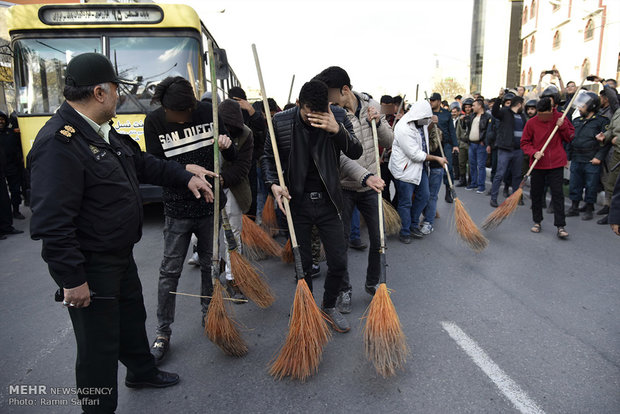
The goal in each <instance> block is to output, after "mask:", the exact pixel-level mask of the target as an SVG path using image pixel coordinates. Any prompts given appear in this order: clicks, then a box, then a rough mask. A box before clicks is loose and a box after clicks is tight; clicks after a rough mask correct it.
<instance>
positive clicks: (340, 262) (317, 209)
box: [291, 193, 348, 308]
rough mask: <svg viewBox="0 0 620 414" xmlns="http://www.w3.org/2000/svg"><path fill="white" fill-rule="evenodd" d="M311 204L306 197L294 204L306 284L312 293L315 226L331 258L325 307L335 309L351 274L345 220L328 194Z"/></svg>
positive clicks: (326, 280) (323, 194)
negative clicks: (341, 289)
mask: <svg viewBox="0 0 620 414" xmlns="http://www.w3.org/2000/svg"><path fill="white" fill-rule="evenodd" d="M320 194H321V196H322V197H321V198H320V199H318V200H311V199H310V197H309V195H308V194H304V197H303V200H299V199H293V200H292V201H291V213H292V215H293V223H294V224H295V235H296V236H297V243H298V244H299V251H300V254H301V262H302V266H303V269H304V274H305V277H304V279H305V281H306V283H307V284H308V287H309V288H310V291H312V276H311V273H312V226H316V227H317V228H318V229H319V235H320V237H321V240H322V241H323V247H324V248H325V257H326V258H327V275H326V276H325V289H324V292H323V306H324V307H325V308H333V307H335V306H336V299H337V298H338V294H339V293H340V286H341V284H342V280H343V279H344V278H345V277H348V274H347V247H346V241H345V238H344V230H343V229H344V228H343V225H342V219H341V218H340V216H339V215H338V210H336V207H335V206H334V204H333V203H332V202H331V200H330V198H329V195H328V194H327V193H320Z"/></svg>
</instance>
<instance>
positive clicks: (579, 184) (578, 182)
mask: <svg viewBox="0 0 620 414" xmlns="http://www.w3.org/2000/svg"><path fill="white" fill-rule="evenodd" d="M600 176H601V166H600V165H593V164H592V163H591V162H587V161H586V162H583V161H571V163H570V184H569V187H568V188H569V197H570V199H571V201H581V200H582V196H583V189H584V187H585V190H586V197H585V201H586V203H590V204H594V203H596V190H597V189H598V183H599V180H600Z"/></svg>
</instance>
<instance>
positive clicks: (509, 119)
mask: <svg viewBox="0 0 620 414" xmlns="http://www.w3.org/2000/svg"><path fill="white" fill-rule="evenodd" d="M491 114H492V115H493V116H494V117H495V118H497V119H498V120H499V126H498V127H497V130H496V132H495V146H496V147H497V148H499V149H503V150H508V151H512V150H514V149H516V148H515V147H514V130H515V118H514V116H515V113H514V111H513V110H512V109H510V108H508V107H505V106H504V107H501V103H500V99H497V100H496V101H495V103H494V104H493V109H492V110H491ZM521 118H522V119H523V125H524V126H525V122H526V119H525V115H523V114H521Z"/></svg>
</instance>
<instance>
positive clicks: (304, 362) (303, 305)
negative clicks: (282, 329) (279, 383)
mask: <svg viewBox="0 0 620 414" xmlns="http://www.w3.org/2000/svg"><path fill="white" fill-rule="evenodd" d="M252 52H253V53H254V61H255V63H256V71H257V73H258V80H259V83H260V88H261V94H262V97H263V104H264V105H265V115H266V118H267V126H268V128H269V135H270V137H271V146H272V148H273V155H274V160H275V163H276V169H277V170H278V180H279V182H280V185H281V186H282V187H284V188H286V187H285V181H284V175H283V174H282V166H281V165H280V154H279V151H278V145H277V142H276V136H275V133H274V130H273V124H272V122H271V114H270V111H269V104H268V102H267V93H266V92H265V84H264V83H263V75H262V72H261V68H260V62H259V60H258V52H257V51H256V45H254V44H252ZM283 204H284V213H285V214H286V221H287V224H288V229H289V233H290V237H291V248H292V251H293V255H294V257H295V274H296V278H297V289H296V290H295V299H294V301H293V308H292V310H291V317H290V320H289V331H288V335H287V337H286V341H285V342H284V345H283V346H282V349H281V350H280V354H279V355H278V356H277V357H276V358H275V360H274V361H273V363H272V365H271V368H270V369H269V373H270V374H271V375H272V376H274V377H275V378H277V379H282V378H284V377H286V376H290V377H291V378H294V379H299V380H301V381H304V380H305V379H306V378H308V377H309V376H310V375H312V374H315V373H316V372H317V371H318V368H319V363H320V362H321V356H322V354H323V347H324V346H325V345H326V344H327V341H328V340H329V338H330V336H331V333H330V331H329V328H328V327H327V323H326V321H325V319H324V317H323V314H322V312H321V311H320V310H319V308H318V306H317V305H316V302H315V301H314V297H313V296H312V293H311V292H310V289H309V288H308V285H307V284H306V281H305V280H304V271H303V267H302V265H301V254H300V252H299V245H298V244H297V237H296V236H295V228H294V226H293V218H292V216H291V208H290V206H289V202H288V199H287V198H286V197H284V198H283Z"/></svg>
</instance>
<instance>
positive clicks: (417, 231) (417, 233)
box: [411, 229, 424, 239]
mask: <svg viewBox="0 0 620 414" xmlns="http://www.w3.org/2000/svg"><path fill="white" fill-rule="evenodd" d="M411 236H412V237H413V238H414V239H423V238H424V233H422V232H421V231H420V229H413V230H411Z"/></svg>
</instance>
